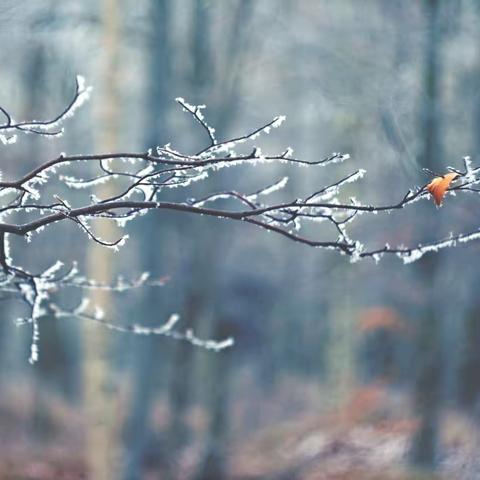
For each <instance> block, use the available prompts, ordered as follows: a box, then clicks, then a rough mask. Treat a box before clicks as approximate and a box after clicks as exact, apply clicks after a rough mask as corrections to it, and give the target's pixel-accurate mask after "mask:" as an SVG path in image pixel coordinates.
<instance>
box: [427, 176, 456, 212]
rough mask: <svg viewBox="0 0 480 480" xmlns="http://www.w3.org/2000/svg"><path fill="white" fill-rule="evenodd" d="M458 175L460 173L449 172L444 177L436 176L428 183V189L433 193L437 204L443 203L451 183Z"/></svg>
mask: <svg viewBox="0 0 480 480" xmlns="http://www.w3.org/2000/svg"><path fill="white" fill-rule="evenodd" d="M457 177H458V173H447V174H446V175H444V176H443V177H435V178H434V179H433V180H432V181H431V182H430V183H429V184H428V185H427V190H428V191H429V192H430V193H431V194H432V197H433V198H434V200H435V204H436V205H437V206H440V205H441V204H442V200H443V197H444V196H445V192H446V191H447V190H448V187H449V186H450V184H451V183H452V182H453V181H454V180H455V179H456V178H457Z"/></svg>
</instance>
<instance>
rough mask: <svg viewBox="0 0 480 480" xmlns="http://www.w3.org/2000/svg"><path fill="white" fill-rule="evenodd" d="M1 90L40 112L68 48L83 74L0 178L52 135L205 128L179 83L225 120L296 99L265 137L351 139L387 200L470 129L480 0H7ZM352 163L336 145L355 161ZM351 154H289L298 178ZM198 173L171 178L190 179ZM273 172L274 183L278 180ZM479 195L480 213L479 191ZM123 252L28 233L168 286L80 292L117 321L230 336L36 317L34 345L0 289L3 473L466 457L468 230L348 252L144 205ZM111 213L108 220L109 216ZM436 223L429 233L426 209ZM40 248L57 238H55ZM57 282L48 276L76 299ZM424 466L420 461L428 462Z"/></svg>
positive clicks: (117, 138)
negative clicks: (62, 115)
mask: <svg viewBox="0 0 480 480" xmlns="http://www.w3.org/2000/svg"><path fill="white" fill-rule="evenodd" d="M0 7H1V8H0V25H1V28H0V40H1V45H2V48H1V49H0V58H1V61H2V65H3V67H2V73H1V76H0V86H1V88H0V105H2V106H3V107H5V108H7V109H8V110H9V111H11V112H14V114H15V115H16V117H17V118H22V119H23V118H25V119H30V118H38V119H43V118H50V117H51V116H52V115H54V114H55V113H57V112H58V111H60V110H61V109H62V108H63V107H64V106H65V104H66V102H67V101H68V99H69V98H70V96H71V94H72V92H73V88H74V79H75V75H76V74H81V75H84V76H85V77H86V79H87V83H88V84H90V85H93V86H94V92H93V94H92V100H91V102H89V104H88V105H87V106H86V107H84V108H83V109H82V110H81V111H80V112H79V113H78V114H77V115H76V116H75V118H73V119H72V120H70V121H69V122H68V123H67V124H66V134H65V135H64V137H63V138H62V139H60V140H53V141H49V140H46V139H44V138H38V137H35V136H33V137H27V138H26V139H25V140H24V141H23V142H19V143H18V144H16V145H13V146H8V148H7V147H3V150H2V160H1V167H0V168H1V171H2V172H3V178H7V177H8V178H10V177H17V176H18V175H20V174H21V173H22V172H25V171H27V170H28V169H29V168H31V167H32V166H34V165H37V164H40V163H41V162H42V161H45V160H47V159H49V158H53V157H54V156H55V155H57V154H58V153H59V152H60V151H66V152H68V153H71V154H74V153H91V152H94V151H95V152H100V151H114V150H116V151H144V150H145V149H147V148H150V147H154V146H155V145H164V144H165V143H168V142H171V143H172V145H173V147H175V148H177V149H179V150H180V149H181V150H182V151H187V152H188V151H192V152H193V151H196V150H198V149H199V148H200V147H201V146H202V144H203V143H202V142H205V138H204V136H203V132H201V131H199V129H198V128H197V127H196V126H195V125H193V123H192V121H191V118H189V116H187V115H185V114H184V113H182V111H181V109H180V108H179V107H178V105H176V104H175V102H174V98H175V97H177V96H183V97H184V98H185V99H186V100H187V101H188V102H190V103H204V104H206V105H207V107H208V108H207V111H206V116H207V118H208V119H209V120H210V123H211V124H212V125H213V126H214V127H216V129H217V132H218V136H219V137H221V138H227V137H228V136H231V135H236V134H242V133H245V132H249V131H251V130H252V129H254V128H255V127H257V126H259V125H262V124H263V123H265V122H267V121H269V120H271V118H273V117H274V116H275V115H278V114H285V115H286V116H287V123H286V124H285V125H283V126H282V128H281V129H279V130H275V131H274V132H272V133H271V134H270V136H269V137H268V138H267V140H262V145H261V146H262V148H263V150H264V151H267V150H268V151H269V152H273V153H278V152H281V151H283V150H284V149H285V148H286V147H288V146H292V147H293V148H294V150H295V154H296V156H298V157H300V158H305V159H318V158H321V157H324V156H326V155H329V154H330V153H331V152H337V151H340V152H348V153H350V154H351V156H352V163H351V165H354V167H355V168H365V169H366V170H367V172H368V174H367V176H366V178H365V179H364V180H362V182H358V183H355V184H354V185H352V186H351V187H349V188H350V190H351V191H350V192H349V193H351V195H355V196H356V197H357V198H359V199H360V198H361V199H362V200H363V201H364V202H374V203H377V204H389V203H392V202H396V201H398V200H400V199H401V198H402V196H403V195H404V194H405V192H406V191H407V190H408V188H412V187H413V186H415V185H421V184H424V183H426V182H427V181H429V180H428V177H426V176H425V174H424V173H422V171H421V168H422V167H428V168H430V169H431V170H433V171H436V172H443V171H444V169H445V167H446V165H453V166H456V167H458V168H460V167H461V157H462V156H464V155H471V156H472V158H473V160H474V163H475V164H477V162H478V161H480V159H479V155H478V152H479V151H480V135H479V134H478V132H479V129H480V49H479V47H480V30H479V29H478V25H479V22H480V2H479V1H477V0H403V1H388V0H362V1H359V0H337V1H328V0H316V1H315V0H296V1H294V0H257V1H255V0H224V1H220V0H180V1H174V0H135V1H134V0H99V1H91V0H83V1H82V2H79V1H74V0H63V1H61V2H60V1H54V0H29V1H18V0H15V1H14V0H0ZM351 165H350V166H351ZM282 168H283V167H282V166H279V165H277V166H276V167H274V168H273V167H272V166H271V165H270V166H257V167H255V168H254V167H248V168H246V169H242V171H241V172H240V171H239V170H236V169H235V168H231V169H226V170H228V171H225V172H222V173H221V175H218V176H217V177H216V178H215V180H214V185H212V183H211V182H210V183H209V182H206V183H205V184H204V185H201V186H198V187H197V186H196V187H195V188H196V195H198V194H199V192H202V189H205V193H206V192H207V191H210V190H208V189H212V188H213V189H215V188H216V189H222V188H227V186H228V188H233V187H234V188H238V189H241V190H248V191H253V190H255V188H258V187H260V186H262V185H263V184H265V183H268V181H269V179H272V181H273V180H276V179H277V178H278V177H279V176H281V175H283V174H284V173H285V172H283V171H281V169H282ZM346 168H347V166H344V165H343V164H342V165H339V166H331V167H329V168H328V169H323V170H321V171H319V172H318V173H317V172H316V171H315V170H313V169H311V170H306V169H296V170H295V171H294V172H289V173H288V174H290V173H292V175H291V181H290V182H289V184H288V186H287V188H286V189H285V190H283V191H282V192H279V193H278V194H276V195H279V196H286V197H288V198H295V196H296V195H301V194H304V193H305V192H306V191H309V190H310V191H311V190H312V189H314V188H315V186H321V185H323V184H326V182H327V181H329V180H334V179H335V178H340V176H341V175H342V174H344V173H345V172H346V171H347V170H346ZM182 194H183V195H188V193H187V194H185V192H180V193H179V195H182ZM279 198H282V197H279ZM476 212H477V213H476ZM475 222H477V226H478V210H476V207H475V205H474V204H472V203H469V202H468V201H467V200H466V199H463V198H462V199H460V198H449V200H448V202H446V204H445V205H444V206H443V207H442V209H441V210H438V209H436V207H435V206H434V205H433V202H426V201H423V202H420V203H418V204H416V205H415V206H414V207H413V208H411V209H409V210H408V211H405V212H403V211H400V212H398V213H396V214H394V215H391V216H386V217H385V218H383V217H381V216H380V215H379V216H378V218H377V217H375V218H373V219H372V218H371V219H368V220H365V221H363V223H361V224H359V225H358V226H357V227H356V228H357V230H356V234H357V235H358V236H359V237H361V238H362V239H364V240H365V241H367V240H368V241H369V242H370V243H373V244H376V243H378V245H383V244H384V243H385V242H386V241H389V242H390V243H391V244H401V243H412V242H416V241H421V240H422V238H423V239H426V238H431V237H432V233H433V234H434V235H436V236H441V234H442V232H443V233H448V232H449V231H450V230H452V229H453V228H454V227H461V228H464V229H468V228H469V225H470V226H471V225H475ZM128 229H129V231H130V236H131V238H130V240H129V242H128V243H127V245H126V246H125V247H124V248H123V249H122V250H121V251H120V253H117V254H112V253H111V252H110V251H104V250H102V249H101V248H99V247H98V246H96V245H94V244H93V243H92V242H88V241H87V238H86V237H85V236H84V235H83V234H82V233H80V231H79V230H78V229H77V228H76V227H74V226H71V225H59V226H55V227H52V228H49V229H47V231H45V232H44V233H42V234H41V235H38V236H36V237H35V239H34V241H33V243H32V244H31V245H30V246H29V247H28V248H27V247H26V244H24V243H22V242H20V241H18V242H16V243H14V244H13V250H14V253H15V255H17V258H21V262H22V263H23V264H24V265H28V266H29V268H31V269H33V270H34V271H35V270H38V269H40V268H41V266H42V265H44V263H46V264H50V263H51V260H52V259H56V258H60V259H62V260H64V261H66V262H68V261H69V260H72V259H78V260H79V261H80V265H81V268H82V269H83V270H84V271H85V273H88V274H89V275H90V276H92V277H93V278H96V279H98V280H108V279H109V278H113V277H114V276H115V275H123V276H125V277H129V276H135V275H138V274H139V273H141V272H143V271H146V270H148V271H150V272H151V273H152V275H153V276H154V277H156V278H158V277H168V282H166V284H165V286H163V287H160V288H144V289H141V290H137V291H133V292H127V293H126V294H123V295H119V294H111V295H107V294H106V293H105V292H103V293H101V294H100V293H98V292H96V293H93V294H92V296H93V297H94V300H95V301H96V302H97V303H99V304H100V305H102V306H103V307H104V308H105V309H106V310H107V312H108V317H109V318H111V319H113V320H114V321H115V322H117V323H119V324H132V323H142V324H144V325H147V326H148V325H150V326H152V325H157V324H161V323H162V322H163V321H165V319H166V318H168V316H169V314H170V313H172V312H178V313H179V314H180V315H181V318H182V322H183V323H182V325H183V326H184V327H185V328H188V327H190V326H194V327H195V331H196V332H197V334H198V335H201V336H203V337H211V338H223V337H225V336H229V335H232V336H234V337H235V339H236V344H235V346H234V347H233V348H231V349H228V350H225V351H222V352H221V353H212V352H206V351H203V350H200V349H196V348H193V347H192V346H190V345H188V344H183V343H180V342H175V341H174V340H169V339H168V338H151V337H148V338H147V337H138V336H134V335H122V334H118V333H114V332H110V331H108V330H104V329H102V328H101V327H98V326H95V325H89V324H82V323H80V322H79V321H77V320H71V321H69V320H62V321H61V320H59V319H53V318H52V319H48V318H46V319H43V321H42V323H41V326H40V327H41V341H40V361H39V363H38V364H36V365H34V366H31V365H29V364H28V362H27V358H28V348H29V341H30V334H31V332H30V329H29V328H28V327H16V326H15V324H14V321H13V320H14V319H15V318H16V317H17V316H18V315H19V314H20V311H21V306H19V305H17V304H15V303H13V302H9V301H7V300H2V302H1V310H0V315H1V322H0V331H1V334H0V345H1V347H0V389H1V395H0V478H1V479H77V478H78V479H80V478H88V479H94V480H110V479H123V480H135V479H160V478H161V479H172V480H173V479H189V480H190V479H192V480H208V479H212V480H222V479H250V480H253V479H271V480H274V479H275V480H280V479H284V480H296V479H298V480H320V479H352V480H362V479H378V480H389V479H395V480H405V479H410V478H445V479H478V478H480V461H479V459H480V435H479V434H480V430H479V428H480V299H479V296H478V292H477V288H478V285H479V283H478V282H479V280H480V274H479V272H478V268H477V264H476V261H477V259H478V255H479V252H480V250H479V248H480V247H479V246H478V245H475V244H471V245H470V246H465V247H462V248H458V249H450V250H446V251H444V252H442V253H441V254H435V255H428V256H426V257H425V258H424V259H422V260H421V261H419V262H417V263H415V264H413V265H407V266H404V265H403V263H402V262H401V260H399V259H397V258H384V259H383V260H382V261H381V262H380V263H379V264H378V265H377V264H375V262H374V261H370V260H368V261H366V260H365V261H362V262H359V263H355V264H351V263H350V262H349V260H348V258H345V257H342V256H340V255H338V254H337V253H334V252H328V251H322V250H317V249H313V248H312V249H311V248H308V247H306V246H302V245H298V244H294V243H293V242H289V241H288V240H286V239H285V238H279V237H276V236H275V235H273V234H266V233H265V232H262V231H257V230H256V229H255V228H253V227H250V226H249V225H238V224H236V223H234V222H232V223H229V222H228V221H225V222H222V221H219V220H215V219H208V218H200V217H198V218H197V217H195V216H191V215H187V214H175V213H159V214H156V213H152V214H149V215H147V216H145V217H142V218H141V219H140V220H138V221H137V222H131V224H129V226H128ZM102 234H103V235H104V236H107V237H108V236H110V237H111V236H112V235H114V232H111V231H105V232H102ZM437 234H438V235H437ZM48 262H50V263H48ZM77 300H78V299H77V298H76V297H75V295H74V294H73V293H72V295H71V298H69V297H68V296H66V297H65V296H64V297H62V298H61V299H58V301H59V302H63V303H65V304H70V305H74V304H75V302H76V301H77ZM419 476H421V477H419Z"/></svg>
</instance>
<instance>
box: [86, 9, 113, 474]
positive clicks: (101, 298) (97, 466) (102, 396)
mask: <svg viewBox="0 0 480 480" xmlns="http://www.w3.org/2000/svg"><path fill="white" fill-rule="evenodd" d="M118 10H119V0H104V1H103V29H104V34H103V44H102V47H103V48H102V57H101V62H102V65H101V71H102V76H103V85H102V87H103V88H102V92H101V96H99V98H98V99H97V105H98V107H99V110H98V112H97V115H98V120H97V121H98V124H99V125H100V128H99V129H98V138H97V139H96V144H97V145H96V146H97V149H98V150H100V151H106V152H109V151H115V149H116V148H117V143H118V134H119V131H118V119H119V118H120V115H119V110H118V107H119V101H120V100H119V96H118V56H119V42H120V38H119V37H120V36H119V12H118ZM96 195H97V196H98V197H100V198H101V197H103V196H111V195H113V193H112V192H111V191H110V186H109V184H105V185H103V186H102V187H100V188H99V189H98V191H97V192H96ZM96 233H97V234H98V235H99V236H100V237H101V238H105V239H114V238H116V237H117V236H118V231H117V228H116V226H115V225H114V224H113V223H110V222H100V223H99V224H98V228H97V229H96ZM87 273H88V276H89V277H90V278H94V279H95V280H97V281H101V282H107V283H108V282H111V281H112V277H113V251H112V250H106V249H105V248H102V247H100V246H99V245H96V244H95V245H93V244H90V247H89V249H88V252H87ZM90 300H91V303H92V305H95V306H97V307H99V308H101V309H102V310H103V312H105V315H106V317H107V318H111V317H112V316H113V314H114V312H113V304H112V298H111V294H110V293H109V292H108V291H107V290H93V291H92V293H91V296H90ZM110 339H111V332H110V331H109V330H107V329H101V328H94V327H93V326H89V325H87V326H86V327H85V333H84V352H85V364H84V400H85V417H86V423H87V427H86V428H87V431H86V439H85V442H86V444H85V447H86V461H87V468H88V472H89V473H88V478H90V479H92V480H109V479H114V478H117V472H116V465H117V464H118V461H119V455H118V446H117V435H118V431H117V428H116V424H117V421H118V418H117V415H116V413H117V409H116V405H117V393H116V385H115V383H114V381H113V379H112V376H113V372H112V365H111V362H110V361H109V354H110V353H111V352H110V343H111V342H110Z"/></svg>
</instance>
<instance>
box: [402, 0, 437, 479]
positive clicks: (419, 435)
mask: <svg viewBox="0 0 480 480" xmlns="http://www.w3.org/2000/svg"><path fill="white" fill-rule="evenodd" d="M441 3H442V2H441V0H429V1H428V2H425V15H426V40H425V57H424V66H423V104H422V112H421V125H422V130H421V132H422V138H423V146H422V152H421V157H420V163H421V166H422V167H426V168H429V169H430V170H433V171H439V170H440V171H441V170H442V163H441V148H440V109H439V104H440V100H441V98H440V78H441V71H442V70H441V58H440V52H441V46H442V43H441V40H442V39H441V29H440V7H441ZM425 217H426V216H425ZM426 218H428V217H426ZM429 221H430V222H433V221H434V220H432V219H430V220H429ZM428 228H429V229H430V231H431V229H432V228H434V225H432V223H430V224H429V225H428ZM440 262H441V258H440V257H439V256H438V255H436V256H435V258H434V257H433V256H429V255H427V256H425V257H424V258H422V259H421V260H420V262H419V266H418V274H419V277H420V279H421V281H422V283H423V286H424V297H425V304H424V308H423V312H421V319H420V322H419V323H418V327H417V340H416V357H415V358H416V359H417V365H418V370H417V375H416V378H415V385H414V402H415V409H416V415H417V416H418V418H419V420H420V426H419V428H418V430H417V432H416V434H415V435H414V438H413V442H412V445H411V451H410V460H411V463H412V464H413V465H414V466H416V467H419V468H422V469H427V470H429V469H433V468H434V467H435V463H436V460H437V456H438V426H439V416H440V412H439V409H440V403H441V393H442V392H441V378H442V377H441V374H442V338H441V337H442V336H441V321H442V319H441V317H440V316H439V315H438V316H437V314H438V312H437V311H436V309H435V305H436V302H435V300H436V299H435V288H434V282H435V277H436V274H437V272H438V265H439V263H440Z"/></svg>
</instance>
